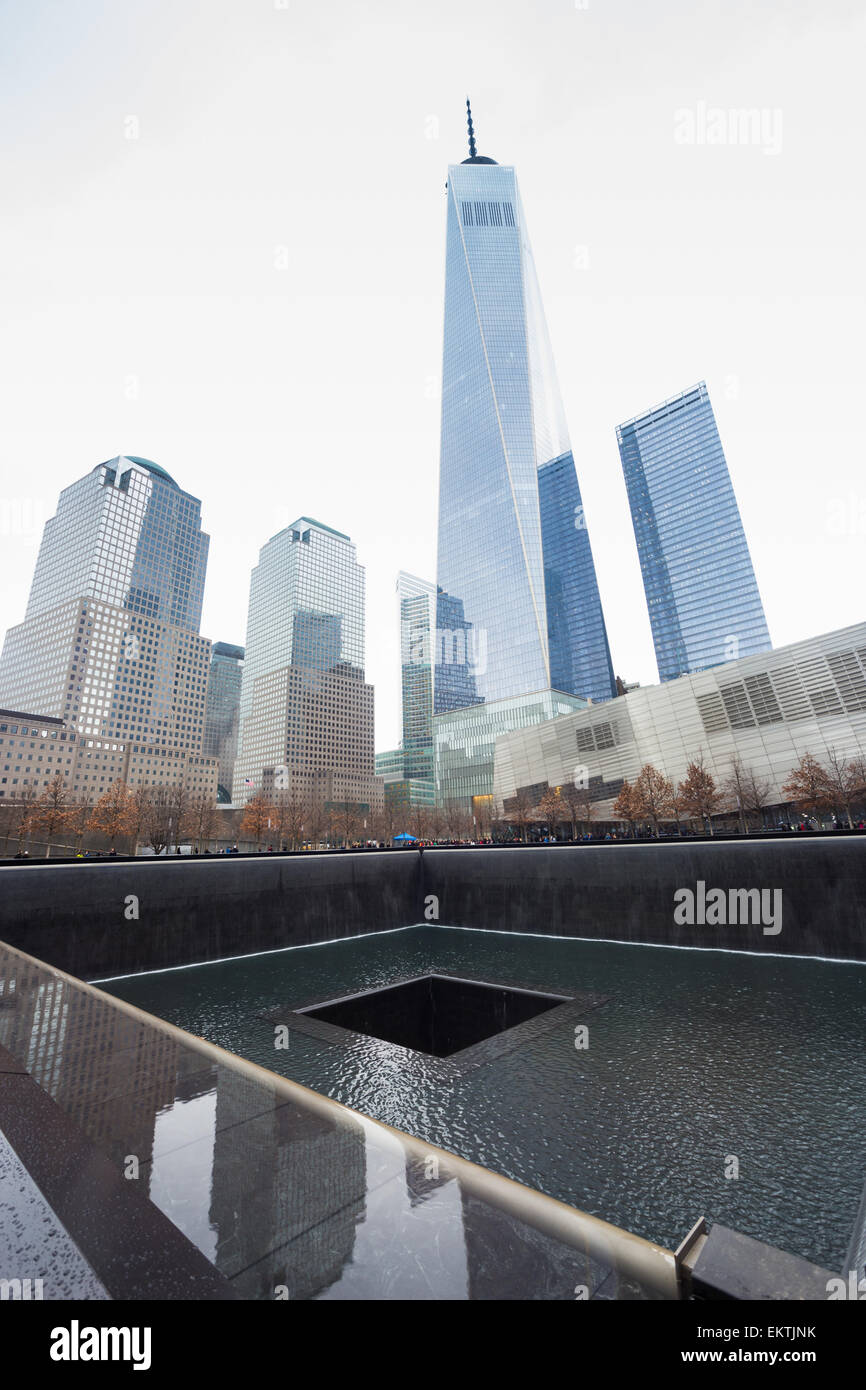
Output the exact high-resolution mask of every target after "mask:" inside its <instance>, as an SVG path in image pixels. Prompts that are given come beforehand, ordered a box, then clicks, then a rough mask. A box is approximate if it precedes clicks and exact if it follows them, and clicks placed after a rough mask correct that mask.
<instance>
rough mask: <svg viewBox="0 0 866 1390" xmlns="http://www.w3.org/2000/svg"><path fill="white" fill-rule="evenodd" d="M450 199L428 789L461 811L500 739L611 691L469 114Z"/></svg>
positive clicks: (516, 274)
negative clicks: (432, 780) (465, 146)
mask: <svg viewBox="0 0 866 1390" xmlns="http://www.w3.org/2000/svg"><path fill="white" fill-rule="evenodd" d="M468 107H469V103H468V102H467V110H468ZM447 190H448V221H447V248H446V271H445V333H444V353H443V369H442V437H441V459H440V482H439V553H438V574H437V582H438V586H439V589H440V591H441V600H440V614H439V618H438V622H437V628H438V633H437V639H438V648H439V649H438V650H437V654H436V666H435V671H434V710H435V715H436V720H435V743H436V780H437V795H438V796H439V798H440V799H441V800H442V801H453V800H459V801H462V802H466V801H468V800H469V799H471V797H472V796H475V795H489V794H490V792H491V790H492V770H493V741H494V739H495V737H496V736H497V735H498V734H501V733H505V732H507V731H508V730H510V729H515V728H520V727H523V726H524V725H526V724H531V723H539V722H542V721H544V720H546V719H550V718H553V717H555V716H556V715H558V714H561V713H567V712H570V711H572V710H574V709H578V708H581V707H582V706H583V705H584V704H585V703H586V701H587V700H607V699H610V698H612V696H613V695H614V694H615V686H614V675H613V669H612V666H611V660H610V652H609V649H608V642H607V632H606V629H605V623H604V615H603V613H602V608H601V601H600V598H599V593H598V583H597V580H596V575H595V564H594V562H593V557H592V550H591V547H590V542H589V533H588V531H587V528H586V523H585V518H584V512H583V504H582V502H581V495H580V489H579V486H578V482H577V474H576V472H575V467H574V458H573V456H572V452H571V446H570V444H569V440H568V431H567V429H566V425H565V418H564V413H563V408H562V401H561V398H560V394H559V387H558V384H557V379H556V371H555V368H554V363H553V354H552V351H551V346H550V341H549V338H548V333H547V326H546V323H545V318H544V310H543V307H542V303H541V295H540V292H539V287H538V282H537V279H536V273H535V266H534V262H533V258H532V250H531V247H530V244H529V237H528V234H527V229H526V218H525V216H524V212H523V206H522V204H521V201H520V193H519V191H518V187H517V178H516V175H515V171H514V169H513V168H512V167H510V166H508V165H499V164H497V163H496V161H495V160H493V159H489V158H487V157H485V156H482V155H479V154H477V153H476V146H475V137H474V132H473V128H472V116H471V112H469V158H468V159H465V160H464V161H463V163H462V164H457V165H451V166H449V169H448V185H447ZM458 614H461V615H462V616H460V617H458V616H457V615H458ZM455 623H456V624H458V626H455ZM461 623H463V624H465V627H463V628H462V629H461V628H460V626H459V624H461ZM460 630H462V631H463V633H464V639H463V644H462V645H461V643H460V642H458V643H457V646H458V648H459V650H458V653H457V656H456V659H455V660H453V661H452V660H449V653H452V654H453V651H454V646H455V642H454V636H455V633H456V632H458V631H460ZM454 665H456V666H457V668H458V671H457V672H456V673H455V672H454V671H453V670H452V669H450V668H451V667H452V666H454ZM455 675H456V676H457V679H455ZM470 688H471V689H473V690H474V695H473V697H472V698H471V699H467V694H468V691H469V690H470ZM482 706H483V708H482ZM467 710H468V713H467Z"/></svg>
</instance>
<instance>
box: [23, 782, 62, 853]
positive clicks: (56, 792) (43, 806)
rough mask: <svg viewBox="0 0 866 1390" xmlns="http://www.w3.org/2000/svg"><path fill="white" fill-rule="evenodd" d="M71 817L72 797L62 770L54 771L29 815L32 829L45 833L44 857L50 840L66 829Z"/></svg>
mask: <svg viewBox="0 0 866 1390" xmlns="http://www.w3.org/2000/svg"><path fill="white" fill-rule="evenodd" d="M71 819H72V799H71V797H70V794H69V788H68V787H67V785H66V783H65V782H64V780H63V773H62V772H55V774H54V776H53V777H52V778H51V781H50V782H49V783H48V786H47V787H46V788H45V790H44V791H43V793H42V795H41V796H40V797H39V800H38V801H37V802H36V804H35V805H34V807H33V810H32V814H31V816H30V827H31V829H32V830H37V831H44V833H45V858H46V859H47V858H48V856H49V855H50V853H51V840H52V838H53V836H55V835H56V834H58V833H59V832H60V831H63V830H68V829H69V826H70V821H71Z"/></svg>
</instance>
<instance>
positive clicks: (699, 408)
mask: <svg viewBox="0 0 866 1390" xmlns="http://www.w3.org/2000/svg"><path fill="white" fill-rule="evenodd" d="M616 436H617V442H618V444H619V452H620V458H621V459H622V468H623V473H624V475H625V485H626V489H627V491H628V499H629V506H630V507H631V515H632V523H633V525H634V533H635V539H636V541H637V549H638V556H639V558H640V566H641V572H642V574H643V582H644V589H645V591H646V600H647V607H648V609H649V617H650V625H651V627H652V634H653V642H654V643H655V651H656V661H657V663H658V668H659V679H660V680H663V681H669V680H674V679H676V677H677V676H681V675H684V674H686V673H687V672H690V671H704V670H707V669H709V668H710V667H712V666H721V665H722V664H723V663H724V662H725V661H733V660H736V659H737V658H739V657H744V656H752V655H754V654H755V653H756V652H766V651H770V649H771V646H772V644H771V642H770V634H769V632H768V630H767V620H766V618H765V617H764V608H763V604H762V603H761V595H760V593H759V592H758V585H757V582H756V580H755V574H754V570H753V569H752V560H751V556H750V555H749V547H748V545H747V543H746V536H745V532H744V530H743V523H742V521H741V520H740V511H739V507H738V506H737V499H736V497H735V496H734V489H733V487H732V486H731V479H730V475H729V473H728V465H727V462H726V460H725V455H724V451H723V450H722V442H721V440H720V438H719V432H718V429H717V427H716V421H715V416H714V415H713V408H712V405H711V404H710V397H709V393H708V391H707V387H706V384H705V382H703V381H701V382H699V383H698V385H697V386H694V387H692V388H691V389H690V390H688V391H683V392H681V393H680V395H678V396H673V397H671V399H670V400H668V401H664V402H663V403H662V404H661V405H659V406H656V407H655V408H654V409H653V410H649V411H647V412H646V413H645V414H643V415H638V416H636V417H635V418H634V419H633V420H629V421H627V422H626V423H625V424H623V425H620V426H619V427H618V428H617V432H616Z"/></svg>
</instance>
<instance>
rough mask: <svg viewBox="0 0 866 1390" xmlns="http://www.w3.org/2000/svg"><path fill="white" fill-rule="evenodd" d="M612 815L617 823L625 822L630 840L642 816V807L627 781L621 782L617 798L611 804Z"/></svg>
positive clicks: (633, 836) (633, 789) (632, 787)
mask: <svg viewBox="0 0 866 1390" xmlns="http://www.w3.org/2000/svg"><path fill="white" fill-rule="evenodd" d="M612 809H613V815H614V816H615V817H616V819H617V820H619V821H625V823H626V825H627V826H628V828H629V832H630V834H631V837H632V839H634V838H635V835H636V832H637V824H638V821H639V820H640V819H641V817H642V815H643V806H642V803H641V800H640V797H639V796H638V794H637V792H636V791H635V788H634V786H633V785H632V783H631V782H629V781H628V779H626V780H624V781H623V784H622V786H621V787H620V790H619V796H618V797H617V798H616V801H615V802H614V803H613V808H612Z"/></svg>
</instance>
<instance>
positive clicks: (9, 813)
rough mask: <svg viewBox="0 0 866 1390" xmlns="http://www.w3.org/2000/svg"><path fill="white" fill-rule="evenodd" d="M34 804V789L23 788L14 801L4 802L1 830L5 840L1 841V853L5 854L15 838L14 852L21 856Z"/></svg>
mask: <svg viewBox="0 0 866 1390" xmlns="http://www.w3.org/2000/svg"><path fill="white" fill-rule="evenodd" d="M35 802H36V788H35V787H23V788H22V790H21V792H20V794H19V795H18V796H17V797H16V798H15V800H14V801H9V802H4V805H3V812H4V814H3V828H4V832H5V838H4V841H3V853H4V854H5V853H6V850H7V847H8V844H9V841H10V839H11V838H12V836H13V835H14V836H15V843H16V850H17V853H18V854H21V853H22V852H23V850H24V842H25V840H26V839H27V835H28V832H29V830H30V817H31V815H32V813H33V807H34V805H35Z"/></svg>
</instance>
